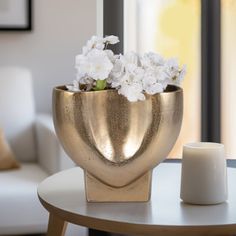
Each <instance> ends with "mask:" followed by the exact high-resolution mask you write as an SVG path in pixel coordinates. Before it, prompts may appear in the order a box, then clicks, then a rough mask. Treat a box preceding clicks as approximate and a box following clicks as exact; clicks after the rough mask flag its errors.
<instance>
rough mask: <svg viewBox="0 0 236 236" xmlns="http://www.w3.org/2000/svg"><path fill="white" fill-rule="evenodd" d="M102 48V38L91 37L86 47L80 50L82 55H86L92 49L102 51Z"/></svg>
mask: <svg viewBox="0 0 236 236" xmlns="http://www.w3.org/2000/svg"><path fill="white" fill-rule="evenodd" d="M104 47H105V45H104V41H103V38H102V37H98V36H92V38H91V39H90V40H88V42H87V44H86V46H84V47H83V48H82V53H83V55H87V54H88V53H89V52H90V51H91V50H92V49H94V48H96V49H98V50H103V49H104Z"/></svg>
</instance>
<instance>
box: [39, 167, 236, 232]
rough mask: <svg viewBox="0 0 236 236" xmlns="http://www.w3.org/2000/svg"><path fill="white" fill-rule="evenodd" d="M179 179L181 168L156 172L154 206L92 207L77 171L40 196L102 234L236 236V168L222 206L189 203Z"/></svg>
mask: <svg viewBox="0 0 236 236" xmlns="http://www.w3.org/2000/svg"><path fill="white" fill-rule="evenodd" d="M180 180H181V164H178V163H162V164H160V165H159V166H158V167H156V168H155V169H154V171H153V182H152V196H151V200H150V202H146V203H88V202H87V201H86V198H85V193H84V183H83V172H82V171H81V169H80V168H79V167H75V168H72V169H69V170H66V171H62V172H59V173H57V174H55V175H53V176H51V177H49V178H47V179H46V180H44V181H43V182H42V183H41V184H40V186H39V187H38V195H39V198H40V200H41V202H42V204H43V205H44V207H45V208H46V209H48V210H49V212H53V213H54V214H58V215H59V216H60V217H62V218H63V219H64V220H65V221H68V222H72V223H76V224H79V225H83V226H86V227H90V228H94V229H99V230H107V231H111V232H117V233H136V234H143V235H148V234H149V235H155V234H156V232H157V231H158V230H163V232H166V234H165V235H169V234H168V232H169V233H170V235H171V232H176V233H175V235H178V234H177V232H179V233H181V234H182V233H184V232H185V230H188V229H190V228H191V229H192V230H193V231H194V232H196V235H201V233H204V234H205V233H206V232H211V231H212V232H219V235H223V232H224V233H225V232H226V231H227V230H228V231H227V232H228V233H233V232H234V233H235V232H236V188H235V183H236V169H234V168H228V187H229V198H228V201H227V202H225V203H222V204H219V205H208V206H200V205H188V204H184V203H183V202H182V201H181V199H180V197H179V196H180ZM216 229H217V231H216ZM206 230H207V231H206ZM221 231H222V234H221V233H220V232H221ZM186 235H187V234H186ZM191 235H194V233H193V234H191ZM209 235H210V234H209Z"/></svg>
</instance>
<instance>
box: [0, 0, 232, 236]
mask: <svg viewBox="0 0 236 236" xmlns="http://www.w3.org/2000/svg"><path fill="white" fill-rule="evenodd" d="M12 6H14V7H12ZM11 8H12V9H13V10H12V12H10V9H11ZM14 8H15V10H14ZM9 12H10V13H9ZM19 12H22V13H21V15H20V14H18V13H19ZM6 14H8V15H9V17H10V18H11V17H13V18H12V19H13V20H12V21H11V19H10V18H8V16H6ZM14 14H15V15H17V17H16V18H14ZM22 17H23V18H22ZM21 18H22V19H21ZM234 22H236V1H235V0H66V1H65V0H40V1H36V0H31V1H30V0H0V68H1V67H9V66H10V67H20V68H21V67H22V68H26V69H27V70H29V71H30V72H31V74H32V78H33V90H34V98H35V105H36V107H35V109H36V113H47V114H51V94H52V88H53V87H54V86H57V85H61V84H68V83H70V82H71V81H72V80H73V79H74V78H75V69H74V63H75V56H76V55H77V54H79V53H81V48H82V46H83V45H84V44H85V43H86V41H87V40H88V39H89V38H90V37H91V36H92V35H96V34H98V35H108V34H115V35H118V36H119V37H120V40H121V44H120V46H118V47H117V48H116V49H115V50H116V52H127V51H130V50H133V51H137V52H138V53H143V52H147V51H155V52H157V53H160V54H163V55H164V56H165V57H176V58H178V60H179V63H180V64H181V65H183V64H186V65H187V76H186V78H185V80H184V82H183V89H184V118H183V125H182V130H181V134H180V136H179V139H178V141H177V143H176V145H175V147H174V148H173V150H172V151H171V153H170V154H169V158H174V159H175V158H181V150H182V145H183V144H184V143H187V142H195V141H201V140H203V141H214V142H222V143H224V144H225V147H226V154H227V158H229V159H236V145H235V140H236V139H235V132H236V105H235V104H236V103H235V101H236V66H235V65H234V64H235V61H236V46H235V43H234V42H235V40H236V27H235V25H234V24H235V23H234ZM17 86H19V89H20V85H17ZM9 92H10V91H9ZM22 96H23V95H22ZM0 100H4V97H3V96H2V95H1V94H0ZM9 109H10V108H9ZM1 112H4V111H1ZM0 116H1V114H0ZM0 200H1V196H0ZM0 233H1V232H0ZM93 233H94V232H92V231H91V232H90V234H91V235H92V234H93Z"/></svg>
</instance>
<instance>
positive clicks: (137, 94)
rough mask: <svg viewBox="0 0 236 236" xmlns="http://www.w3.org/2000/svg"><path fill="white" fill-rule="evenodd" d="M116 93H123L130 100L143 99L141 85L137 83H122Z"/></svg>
mask: <svg viewBox="0 0 236 236" xmlns="http://www.w3.org/2000/svg"><path fill="white" fill-rule="evenodd" d="M118 93H119V94H122V95H124V96H125V97H126V98H127V99H128V100H129V101H130V102H136V101H138V100H141V101H143V100H145V96H144V94H143V87H142V85H141V84H139V83H130V84H129V83H123V84H122V86H121V87H120V89H118Z"/></svg>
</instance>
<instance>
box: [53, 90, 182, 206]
mask: <svg viewBox="0 0 236 236" xmlns="http://www.w3.org/2000/svg"><path fill="white" fill-rule="evenodd" d="M182 115H183V91H182V89H181V88H179V87H176V86H168V88H167V91H166V92H163V93H160V94H156V95H146V100H145V101H138V102H129V101H128V100H127V99H126V98H125V97H124V96H122V95H119V94H118V93H117V91H116V90H104V91H96V92H69V91H67V89H66V88H65V86H60V87H56V88H54V91H53V119H54V126H55V129H56V133H57V136H58V138H59V140H60V142H61V144H62V145H63V147H64V149H65V151H66V153H67V154H68V155H69V156H70V157H71V159H72V160H73V161H74V162H75V163H76V164H78V165H79V166H80V167H82V168H83V169H84V172H85V188H86V197H87V200H88V201H89V202H123V201H133V202H138V201H148V200H149V199H150V193H151V176H152V169H153V168H154V167H155V166H156V165H158V164H159V163H160V162H162V161H163V160H164V159H165V158H166V156H167V155H168V153H169V152H170V150H171V149H172V147H173V145H174V143H175V141H176V139H177V137H178V135H179V132H180V128H181V122H182Z"/></svg>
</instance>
